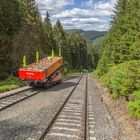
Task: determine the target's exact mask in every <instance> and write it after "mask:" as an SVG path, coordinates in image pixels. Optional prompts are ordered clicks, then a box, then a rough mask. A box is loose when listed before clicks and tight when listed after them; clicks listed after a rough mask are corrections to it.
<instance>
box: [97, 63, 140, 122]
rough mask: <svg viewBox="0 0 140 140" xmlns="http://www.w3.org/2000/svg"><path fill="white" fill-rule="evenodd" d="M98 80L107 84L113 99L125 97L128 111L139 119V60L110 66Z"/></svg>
mask: <svg viewBox="0 0 140 140" xmlns="http://www.w3.org/2000/svg"><path fill="white" fill-rule="evenodd" d="M97 73H98V70H97V71H96V74H97ZM100 81H101V82H102V83H103V84H104V85H105V86H107V88H108V89H109V91H110V93H111V95H112V97H113V98H114V99H118V98H121V97H125V99H126V105H127V108H128V111H129V113H130V114H131V115H132V116H133V117H134V118H137V119H140V60H139V61H128V62H125V63H122V64H118V65H115V66H112V67H110V68H109V70H108V72H107V73H105V74H104V75H103V76H102V77H100Z"/></svg>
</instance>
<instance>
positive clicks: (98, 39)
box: [93, 36, 104, 45]
mask: <svg viewBox="0 0 140 140" xmlns="http://www.w3.org/2000/svg"><path fill="white" fill-rule="evenodd" d="M103 39H104V36H100V37H97V38H95V39H94V40H93V44H94V45H99V44H100V43H101V42H102V41H103Z"/></svg>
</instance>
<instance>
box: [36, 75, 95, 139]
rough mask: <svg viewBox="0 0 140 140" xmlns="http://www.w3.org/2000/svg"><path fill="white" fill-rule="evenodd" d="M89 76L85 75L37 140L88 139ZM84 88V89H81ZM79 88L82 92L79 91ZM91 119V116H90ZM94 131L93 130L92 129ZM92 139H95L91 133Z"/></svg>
mask: <svg viewBox="0 0 140 140" xmlns="http://www.w3.org/2000/svg"><path fill="white" fill-rule="evenodd" d="M87 87H88V76H87V75H83V76H81V78H80V79H79V81H78V83H77V84H76V86H75V87H74V88H73V90H72V91H71V93H70V94H69V96H68V97H67V98H66V100H65V102H64V103H63V105H62V106H61V107H60V109H59V110H58V112H57V113H56V114H55V115H54V117H53V119H52V120H51V122H50V123H49V125H47V127H46V128H45V127H44V129H43V130H42V131H40V132H39V134H38V136H37V138H36V139H37V140H56V139H57V140H73V139H79V140H86V139H87V137H89V136H88V133H87V130H88V129H89V128H88V127H87V125H88V121H89V120H88V118H87V114H88V112H89V111H88V88H87ZM81 88H82V89H81ZM79 89H81V90H82V92H79ZM90 115H91V114H90ZM90 119H91V116H90ZM91 133H92V131H91ZM90 137H91V140H95V139H94V137H92V135H91V134H90Z"/></svg>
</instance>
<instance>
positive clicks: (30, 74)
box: [19, 57, 63, 86]
mask: <svg viewBox="0 0 140 140" xmlns="http://www.w3.org/2000/svg"><path fill="white" fill-rule="evenodd" d="M62 65H63V58H62V57H54V59H52V58H51V57H47V58H44V59H41V60H40V61H38V62H36V63H33V64H31V65H28V66H26V67H24V68H20V69H19V78H21V79H26V80H29V85H31V86H48V85H50V84H52V83H56V81H59V82H60V81H61V79H62V78H61V75H60V73H59V72H58V69H59V68H60V67H61V66H62Z"/></svg>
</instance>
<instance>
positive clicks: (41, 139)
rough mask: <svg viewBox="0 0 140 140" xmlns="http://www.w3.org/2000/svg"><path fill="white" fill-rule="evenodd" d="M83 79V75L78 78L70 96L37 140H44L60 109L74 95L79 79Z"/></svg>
mask: <svg viewBox="0 0 140 140" xmlns="http://www.w3.org/2000/svg"><path fill="white" fill-rule="evenodd" d="M82 78H83V75H82V76H81V77H80V79H79V80H78V82H77V83H76V85H75V86H74V88H73V89H72V91H71V92H70V94H69V95H68V97H67V98H66V99H65V101H64V103H63V104H62V106H61V107H60V109H59V110H58V111H57V113H56V114H55V115H54V117H53V119H52V120H51V122H50V123H49V125H48V126H47V127H46V128H45V130H44V131H43V133H42V134H41V135H40V136H39V137H38V138H37V140H44V138H45V136H46V135H47V134H48V132H49V131H50V129H51V128H52V126H53V124H54V123H55V121H56V119H57V118H58V116H59V114H60V113H61V111H62V109H63V108H64V106H65V105H66V103H67V102H68V100H69V99H70V97H71V96H72V94H73V93H74V91H75V89H76V87H77V86H78V85H79V83H80V81H81V79H82Z"/></svg>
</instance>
